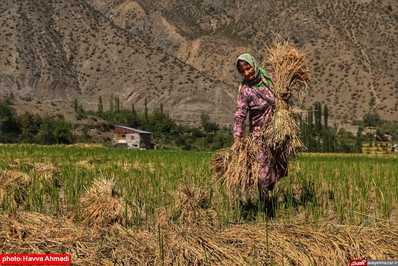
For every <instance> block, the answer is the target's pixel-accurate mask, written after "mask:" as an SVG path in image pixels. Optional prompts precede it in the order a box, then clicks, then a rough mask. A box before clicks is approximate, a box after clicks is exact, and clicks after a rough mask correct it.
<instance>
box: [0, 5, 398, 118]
mask: <svg viewBox="0 0 398 266" xmlns="http://www.w3.org/2000/svg"><path fill="white" fill-rule="evenodd" d="M0 12H1V14H2V15H1V18H0V25H1V33H0V34H1V38H0V60H1V64H0V92H1V94H2V95H13V97H14V99H15V100H14V101H15V105H16V106H17V107H18V110H19V111H27V110H28V111H30V112H51V113H62V114H64V115H66V116H68V115H69V116H70V117H73V115H72V114H73V112H72V107H71V106H72V102H73V101H74V99H78V101H79V103H81V104H82V105H83V107H84V108H85V109H94V110H95V109H96V107H97V103H98V98H99V96H101V97H102V98H103V99H104V102H105V105H106V103H107V99H110V96H111V95H112V94H113V95H118V96H119V97H120V99H121V101H122V104H123V106H124V107H126V108H129V107H131V106H132V105H134V107H135V108H137V109H143V107H144V101H145V98H146V99H147V102H148V107H149V109H152V108H156V107H159V106H160V105H161V104H162V105H164V109H165V110H167V111H168V112H169V114H170V115H171V116H172V117H173V118H174V119H176V120H177V121H178V122H180V123H194V122H197V121H199V117H200V114H201V113H202V112H204V113H208V114H209V115H210V116H211V118H212V119H213V120H214V121H217V122H218V123H221V124H229V123H231V122H232V116H233V112H234V109H235V106H234V105H235V97H236V86H237V82H238V80H239V77H238V75H237V73H236V71H235V69H234V61H235V58H236V57H237V56H238V55H239V54H240V53H243V52H247V51H248V52H251V53H253V54H254V55H255V56H256V57H257V58H258V60H259V61H262V60H263V59H264V58H266V56H267V54H266V46H267V45H270V44H271V41H272V39H273V37H274V36H275V34H279V35H281V36H282V37H284V38H286V39H288V40H290V41H292V42H294V43H295V44H296V45H297V46H298V47H299V48H300V49H301V50H303V51H304V52H306V53H307V54H308V57H309V66H310V68H311V70H312V71H313V73H314V80H313V82H312V84H311V87H310V90H309V92H308V93H307V95H305V96H306V97H304V98H303V106H302V107H303V108H307V107H309V106H311V105H312V104H313V102H315V101H320V102H322V103H323V104H327V105H328V107H329V108H330V109H331V118H333V119H337V120H339V121H341V122H349V121H351V120H353V119H360V118H362V116H363V114H364V113H366V112H368V111H377V112H378V113H379V114H380V115H381V117H382V118H383V119H389V120H397V117H398V101H397V99H398V77H397V75H396V71H397V69H398V61H397V60H396V58H397V55H398V52H397V43H398V2H397V1H395V0H379V1H375V0H374V1H372V0H363V1H360V0H348V1H331V0H328V1H316V0H306V1H288V0H284V1H278V2H277V3H275V2H274V1H260V2H259V1H239V0H229V1H221V0H213V1H208V0H202V1H188V2H187V1H181V0H166V1H147V0H137V1H131V0H126V1H124V0H118V1H105V0H70V1H65V0H49V1H44V0H38V1H21V0H6V1H2V2H1V3H0Z"/></svg>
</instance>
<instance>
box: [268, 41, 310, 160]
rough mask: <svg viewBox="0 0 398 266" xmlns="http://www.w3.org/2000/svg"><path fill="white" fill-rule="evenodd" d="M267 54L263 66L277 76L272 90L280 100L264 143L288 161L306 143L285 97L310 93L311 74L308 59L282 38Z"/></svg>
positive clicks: (277, 100) (295, 113)
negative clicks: (285, 94)
mask: <svg viewBox="0 0 398 266" xmlns="http://www.w3.org/2000/svg"><path fill="white" fill-rule="evenodd" d="M268 53H269V57H268V59H267V60H266V61H265V62H264V63H263V64H265V65H267V67H266V68H267V69H270V70H271V71H272V72H273V73H274V78H275V80H274V82H273V90H274V92H275V94H276V98H277V99H276V106H275V110H274V115H273V116H272V117H271V119H270V121H269V124H268V125H267V126H266V127H264V131H263V140H264V143H265V145H266V146H267V147H269V148H270V149H271V150H274V151H277V152H278V153H279V154H283V155H284V157H285V158H289V157H290V156H294V155H295V154H296V153H297V151H298V150H299V149H301V148H303V143H302V142H301V140H300V125H299V121H298V120H297V111H293V110H292V108H291V106H290V105H289V103H288V101H285V100H283V99H282V94H283V93H286V92H287V91H288V90H289V91H290V92H291V93H293V94H294V93H295V92H296V93H299V92H300V91H302V90H304V89H307V87H308V82H309V79H310V72H309V70H308V69H307V67H306V63H307V57H306V55H305V54H304V53H302V52H300V51H299V50H298V49H297V48H296V47H295V46H294V45H292V44H289V43H288V42H286V41H282V40H281V39H280V38H277V39H276V40H275V42H274V46H273V47H272V48H269V49H268Z"/></svg>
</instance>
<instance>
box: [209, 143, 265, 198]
mask: <svg viewBox="0 0 398 266" xmlns="http://www.w3.org/2000/svg"><path fill="white" fill-rule="evenodd" d="M257 151H258V145H256V144H255V143H254V141H253V138H252V136H251V135H249V136H246V137H243V138H242V139H241V141H240V142H239V144H238V145H234V146H233V147H232V148H230V149H223V150H221V151H219V152H217V153H215V154H214V155H213V158H212V171H213V173H214V175H213V181H214V182H215V183H223V184H224V186H225V192H226V194H227V195H228V196H229V198H230V199H231V200H235V199H239V200H241V201H242V202H243V203H246V202H247V201H249V200H250V201H252V202H256V201H257V198H258V180H257V178H258V174H259V171H260V165H259V162H258V160H257V159H256V155H257Z"/></svg>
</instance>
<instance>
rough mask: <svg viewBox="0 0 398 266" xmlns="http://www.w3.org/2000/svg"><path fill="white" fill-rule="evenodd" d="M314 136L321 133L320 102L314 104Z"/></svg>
mask: <svg viewBox="0 0 398 266" xmlns="http://www.w3.org/2000/svg"><path fill="white" fill-rule="evenodd" d="M314 118H315V134H316V135H319V134H320V133H321V132H322V107H321V103H320V102H316V103H315V104H314Z"/></svg>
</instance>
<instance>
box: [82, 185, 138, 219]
mask: <svg viewBox="0 0 398 266" xmlns="http://www.w3.org/2000/svg"><path fill="white" fill-rule="evenodd" d="M79 206H80V210H81V216H82V217H81V218H82V222H83V223H84V224H87V225H94V226H104V225H110V224H115V223H119V224H126V222H127V220H129V221H130V220H134V217H133V212H132V210H131V207H130V206H129V205H128V204H127V203H126V202H125V201H124V200H123V198H122V197H120V196H119V195H118V192H117V191H116V190H115V183H114V181H113V180H112V179H105V178H102V179H95V180H94V182H93V185H92V186H91V187H90V188H89V189H88V190H87V192H86V194H85V195H84V196H83V197H82V198H80V201H79Z"/></svg>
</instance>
